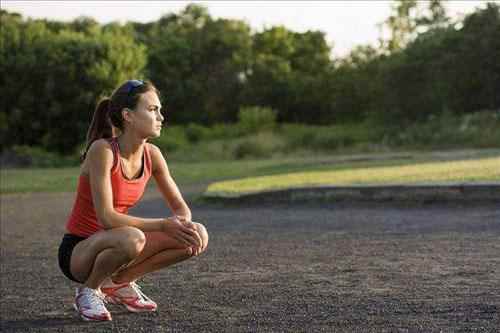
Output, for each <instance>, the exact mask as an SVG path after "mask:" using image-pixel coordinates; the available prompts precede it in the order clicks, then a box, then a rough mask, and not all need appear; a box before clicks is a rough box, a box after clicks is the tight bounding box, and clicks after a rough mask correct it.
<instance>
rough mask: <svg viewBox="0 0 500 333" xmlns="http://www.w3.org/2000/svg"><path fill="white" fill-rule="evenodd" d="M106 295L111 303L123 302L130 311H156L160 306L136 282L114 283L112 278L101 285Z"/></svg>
mask: <svg viewBox="0 0 500 333" xmlns="http://www.w3.org/2000/svg"><path fill="white" fill-rule="evenodd" d="M101 290H102V292H103V293H104V294H105V295H106V298H105V299H106V301H107V302H109V303H111V304H122V305H124V306H125V307H126V308H127V310H129V311H130V312H149V311H156V308H157V307H158V306H157V305H156V303H155V302H154V301H152V300H151V299H150V298H149V297H147V296H146V295H144V293H143V292H142V291H141V289H140V287H139V286H138V285H137V284H136V283H135V282H130V283H114V282H113V281H111V279H110V278H108V279H106V280H105V282H104V283H103V284H102V286H101Z"/></svg>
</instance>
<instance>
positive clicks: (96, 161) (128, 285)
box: [59, 80, 208, 321]
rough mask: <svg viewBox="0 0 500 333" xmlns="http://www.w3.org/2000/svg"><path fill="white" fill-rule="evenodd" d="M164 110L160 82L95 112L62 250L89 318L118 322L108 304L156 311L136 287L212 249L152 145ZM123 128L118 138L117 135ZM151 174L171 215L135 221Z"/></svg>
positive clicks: (127, 91) (129, 90) (129, 88)
mask: <svg viewBox="0 0 500 333" xmlns="http://www.w3.org/2000/svg"><path fill="white" fill-rule="evenodd" d="M160 110H161V103H160V99H159V93H158V91H157V89H156V88H155V87H154V86H153V84H151V83H150V82H144V81H140V80H130V81H127V82H125V83H124V84H123V85H121V86H120V87H119V88H118V89H116V90H115V92H114V93H113V94H112V95H111V97H110V98H105V99H103V100H101V101H100V102H99V104H98V106H97V108H96V110H95V112H94V116H93V119H92V123H91V125H90V128H89V130H88V133H87V147H86V150H85V153H84V154H83V156H82V166H81V174H80V177H79V182H78V190H77V196H76V200H75V204H74V207H73V210H72V212H71V215H70V217H69V220H68V222H67V225H66V229H67V234H65V235H64V237H63V240H62V242H61V245H60V247H59V265H60V267H61V270H62V271H63V273H64V274H65V275H66V276H67V277H68V278H69V279H71V280H73V281H75V282H78V283H81V284H82V286H81V287H79V288H77V290H76V298H75V304H74V306H75V309H76V310H77V311H78V312H79V314H80V316H81V317H82V318H83V319H84V320H96V321H100V320H111V315H110V313H109V311H108V310H107V309H106V307H105V305H104V301H107V302H109V303H114V304H122V305H124V306H125V307H126V308H127V309H128V310H129V311H132V312H142V311H155V310H156V308H157V305H156V303H155V302H153V301H152V300H151V299H149V298H148V297H147V296H145V295H144V294H143V293H142V292H141V290H140V289H139V287H138V286H137V284H136V283H135V282H134V281H135V280H136V279H138V278H139V277H141V276H143V275H145V274H147V273H150V272H153V271H156V270H159V269H161V268H164V267H167V266H170V265H172V264H174V263H177V262H180V261H182V260H186V259H188V258H190V257H192V256H197V255H199V254H200V253H202V252H203V251H205V249H206V248H207V243H208V234H207V231H206V229H205V227H204V226H203V225H201V224H199V223H195V222H192V221H191V211H190V209H189V207H188V206H187V204H186V202H185V201H184V199H183V198H182V195H181V193H180V192H179V189H178V188H177V185H176V184H175V182H174V180H173V179H172V177H171V176H170V173H169V170H168V167H167V163H166V161H165V159H164V157H163V155H162V153H161V151H160V150H159V149H158V148H157V147H156V146H154V145H153V144H150V143H148V142H147V140H148V139H149V138H155V137H158V136H159V135H160V132H161V128H162V123H163V120H164V118H163V116H162V114H161V113H160ZM111 125H113V126H111ZM113 127H114V128H113ZM116 129H118V130H119V131H118V132H119V133H120V135H119V136H113V132H114V130H116ZM151 175H152V176H153V177H154V178H155V180H156V183H157V185H158V188H159V190H160V192H161V193H162V195H163V197H164V198H165V200H166V203H167V204H168V206H169V207H170V209H171V211H172V213H173V214H174V215H173V216H172V217H168V218H140V217H135V216H131V215H128V213H127V212H128V209H129V208H130V207H132V206H133V205H134V204H135V203H137V201H139V199H140V198H141V196H142V194H143V193H144V189H145V187H146V183H147V181H148V179H149V178H150V176H151Z"/></svg>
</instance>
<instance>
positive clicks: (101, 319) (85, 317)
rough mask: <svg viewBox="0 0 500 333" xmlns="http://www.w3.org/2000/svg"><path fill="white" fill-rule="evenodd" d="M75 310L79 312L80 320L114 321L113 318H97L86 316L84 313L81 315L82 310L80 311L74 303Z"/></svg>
mask: <svg viewBox="0 0 500 333" xmlns="http://www.w3.org/2000/svg"><path fill="white" fill-rule="evenodd" d="M73 308H74V309H75V310H76V312H78V314H79V315H80V318H82V319H83V320H85V321H111V320H112V318H111V317H107V318H104V319H103V318H95V317H89V316H86V315H84V314H83V313H81V312H80V310H78V307H77V306H76V304H74V303H73Z"/></svg>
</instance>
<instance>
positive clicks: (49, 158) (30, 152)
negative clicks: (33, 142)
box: [0, 145, 80, 168]
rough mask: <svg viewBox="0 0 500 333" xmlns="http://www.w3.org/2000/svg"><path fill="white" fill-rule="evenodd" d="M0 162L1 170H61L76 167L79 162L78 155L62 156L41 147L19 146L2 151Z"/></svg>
mask: <svg viewBox="0 0 500 333" xmlns="http://www.w3.org/2000/svg"><path fill="white" fill-rule="evenodd" d="M0 160H1V165H2V167H3V168H9V167H12V168H26V167H32V168H61V167H69V166H77V165H78V164H79V161H80V159H79V154H78V153H75V154H73V155H66V156H62V155H60V154H58V153H53V152H49V151H46V150H45V149H43V148H42V147H30V146H21V145H18V146H13V147H12V148H11V149H9V150H6V151H4V152H3V153H2V156H1V158H0Z"/></svg>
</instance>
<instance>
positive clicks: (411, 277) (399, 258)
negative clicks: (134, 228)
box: [0, 193, 500, 332]
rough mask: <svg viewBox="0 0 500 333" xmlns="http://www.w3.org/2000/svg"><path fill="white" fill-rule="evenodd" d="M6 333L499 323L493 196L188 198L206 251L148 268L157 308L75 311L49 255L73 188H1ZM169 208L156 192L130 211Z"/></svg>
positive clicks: (483, 328)
mask: <svg viewBox="0 0 500 333" xmlns="http://www.w3.org/2000/svg"><path fill="white" fill-rule="evenodd" d="M1 199H2V202H1V250H2V251H1V255H2V265H1V295H2V302H1V309H0V314H1V325H2V332H332V331H339V332H343V331H347V332H439V331H441V330H442V332H460V331H463V332H466V331H475V332H496V331H497V329H498V328H499V327H500V317H499V311H500V207H498V205H493V204H482V205H474V206H470V205H468V204H467V203H462V204H446V205H444V204H439V205H436V204H433V205H420V206H412V205H405V206H402V205H401V204H400V205H399V206H396V205H388V204H384V203H379V204H363V205H347V204H339V205H336V204H328V205H327V206H320V205H311V204H308V205H294V206H291V205H285V204H279V205H266V206H264V207H259V206H257V205H251V206H242V207H235V206H232V207H224V206H222V205H208V204H197V205H194V206H193V213H194V218H195V219H196V220H199V221H201V222H204V223H205V225H206V226H207V227H208V230H209V233H210V237H211V239H210V244H209V249H208V250H207V252H206V253H205V254H204V255H203V256H201V257H199V258H196V259H194V260H191V261H189V262H185V263H181V264H179V265H178V266H174V267H172V268H170V269H166V270H164V271H160V272H156V273H154V274H152V275H150V276H147V277H146V278H144V279H143V281H142V282H141V283H140V284H141V285H142V286H143V290H144V291H145V292H146V293H147V294H148V295H149V296H151V297H152V298H153V299H155V300H156V301H157V302H158V303H159V311H158V312H157V313H154V314H129V313H126V312H124V311H123V310H122V309H121V308H117V307H110V310H111V311H112V315H113V318H114V321H113V322H111V323H100V324H95V323H85V322H82V321H80V320H79V319H78V318H77V317H76V315H75V313H74V311H73V309H72V307H71V303H72V296H73V289H72V288H73V287H74V286H75V285H74V284H73V283H71V282H69V281H68V280H67V279H65V277H64V276H63V275H62V273H60V271H59V269H58V266H57V262H56V252H57V247H58V244H59V240H60V238H61V236H62V233H63V231H64V223H65V219H66V216H67V214H68V211H69V209H70V208H71V205H72V201H73V194H33V195H14V196H3V197H2V198H1ZM134 213H135V214H137V215H140V216H161V215H168V210H167V209H166V208H165V206H164V205H163V203H162V201H161V199H159V198H158V197H157V196H156V195H155V194H151V193H150V194H148V195H147V196H146V197H145V200H144V202H142V203H141V205H140V206H139V207H137V209H136V210H135V212H134Z"/></svg>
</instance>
